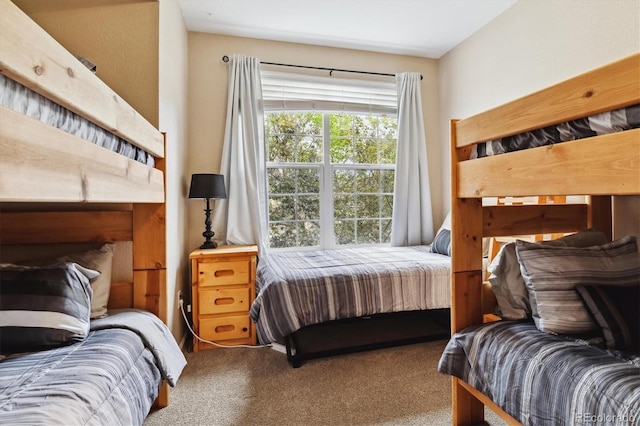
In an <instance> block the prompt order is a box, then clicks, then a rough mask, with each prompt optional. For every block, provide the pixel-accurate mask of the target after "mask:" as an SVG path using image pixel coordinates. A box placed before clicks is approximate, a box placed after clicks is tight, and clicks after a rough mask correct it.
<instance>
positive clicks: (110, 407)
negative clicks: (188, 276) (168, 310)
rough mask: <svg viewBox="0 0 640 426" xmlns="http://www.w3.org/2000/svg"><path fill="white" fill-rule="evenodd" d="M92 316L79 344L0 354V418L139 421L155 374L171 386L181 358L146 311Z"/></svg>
mask: <svg viewBox="0 0 640 426" xmlns="http://www.w3.org/2000/svg"><path fill="white" fill-rule="evenodd" d="M112 314H113V315H112ZM98 321H99V322H97V323H96V324H95V326H94V324H93V323H92V330H91V331H90V332H89V335H88V336H87V338H86V339H84V340H83V341H81V342H76V343H73V344H71V345H68V346H62V347H58V348H55V349H49V350H44V351H40V352H30V353H19V354H13V355H9V356H7V357H6V358H4V359H2V360H0V424H3V425H10V424H11V425H12V424H65V425H79V424H83V425H85V424H87V425H92V424H95V425H118V424H120V425H141V424H142V423H143V421H144V419H145V417H146V416H147V414H148V413H149V409H150V408H151V405H152V403H153V401H154V400H155V398H156V396H157V394H158V389H159V384H160V382H161V379H162V378H163V377H164V378H166V379H167V380H168V381H169V383H170V384H175V382H176V380H177V379H178V376H179V375H180V373H181V372H182V369H183V367H184V366H185V364H186V360H185V359H184V356H183V355H182V353H181V352H180V349H179V347H178V345H177V344H176V342H175V340H174V339H173V337H172V336H171V333H170V332H169V331H168V329H167V328H166V326H164V324H163V323H162V322H161V321H160V320H159V319H157V318H156V317H154V316H153V315H152V314H149V313H146V312H142V311H138V312H136V311H125V312H120V313H115V311H110V316H109V317H107V318H104V319H100V320H98Z"/></svg>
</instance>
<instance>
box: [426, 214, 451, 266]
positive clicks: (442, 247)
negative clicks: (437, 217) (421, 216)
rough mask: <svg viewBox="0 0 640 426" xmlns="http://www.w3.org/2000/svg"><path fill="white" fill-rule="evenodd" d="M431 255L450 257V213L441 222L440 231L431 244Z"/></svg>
mask: <svg viewBox="0 0 640 426" xmlns="http://www.w3.org/2000/svg"><path fill="white" fill-rule="evenodd" d="M431 253H438V254H444V255H445V256H451V212H449V213H447V216H446V217H445V218H444V221H442V225H440V229H438V232H436V236H435V238H434V239H433V242H432V243H431Z"/></svg>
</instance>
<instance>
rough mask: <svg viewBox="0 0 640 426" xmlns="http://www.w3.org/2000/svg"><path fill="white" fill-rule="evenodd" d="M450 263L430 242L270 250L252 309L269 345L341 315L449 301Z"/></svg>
mask: <svg viewBox="0 0 640 426" xmlns="http://www.w3.org/2000/svg"><path fill="white" fill-rule="evenodd" d="M450 270H451V258H450V257H448V256H443V255H440V254H436V253H430V252H429V247H428V246H414V247H366V248H352V249H339V250H323V251H297V252H278V253H270V254H268V255H266V256H263V257H261V258H260V261H259V262H258V267H257V272H256V294H257V296H256V300H255V301H254V303H253V305H252V306H251V311H250V315H251V318H252V320H253V321H254V322H255V323H256V330H257V334H258V338H259V340H260V342H262V343H263V344H266V343H270V342H275V341H278V340H280V339H282V338H283V337H284V336H286V335H288V334H290V333H292V332H294V331H296V330H298V329H300V328H302V327H304V326H307V325H313V324H319V323H322V322H326V321H331V320H336V319H343V318H354V317H361V316H367V315H373V314H379V313H387V312H401V311H414V310H425V309H440V308H448V307H449V306H450V300H451V299H450V292H449V278H450Z"/></svg>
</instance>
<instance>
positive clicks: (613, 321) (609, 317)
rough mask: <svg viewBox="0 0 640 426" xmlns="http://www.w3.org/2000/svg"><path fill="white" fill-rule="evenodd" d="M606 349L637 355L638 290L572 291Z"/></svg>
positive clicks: (639, 335) (586, 288)
mask: <svg viewBox="0 0 640 426" xmlns="http://www.w3.org/2000/svg"><path fill="white" fill-rule="evenodd" d="M576 289H577V290H578V293H579V294H580V296H581V297H582V299H583V300H584V302H585V304H586V305H587V307H588V308H589V311H590V312H591V314H592V315H593V317H594V318H595V320H596V322H597V323H598V325H599V326H600V329H602V334H603V335H604V340H605V342H606V344H607V347H608V348H609V349H618V350H630V351H633V352H635V353H638V352H639V351H640V309H639V307H640V286H638V285H635V286H630V287H622V286H608V285H607V286H592V285H589V286H582V285H579V286H578V287H576Z"/></svg>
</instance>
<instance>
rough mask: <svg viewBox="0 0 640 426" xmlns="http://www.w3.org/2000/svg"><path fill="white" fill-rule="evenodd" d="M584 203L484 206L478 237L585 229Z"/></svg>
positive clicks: (585, 214) (586, 208)
mask: <svg viewBox="0 0 640 426" xmlns="http://www.w3.org/2000/svg"><path fill="white" fill-rule="evenodd" d="M587 210H588V206H587V205H586V204H557V205H556V204H547V205H542V204H540V205H536V204H531V205H520V206H485V207H483V208H482V234H483V236H485V237H498V236H510V235H532V234H553V233H562V232H575V231H580V230H584V229H586V228H587V226H588V223H587Z"/></svg>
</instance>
